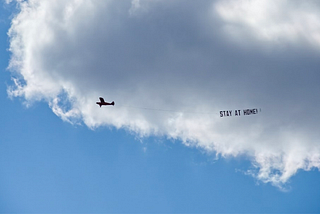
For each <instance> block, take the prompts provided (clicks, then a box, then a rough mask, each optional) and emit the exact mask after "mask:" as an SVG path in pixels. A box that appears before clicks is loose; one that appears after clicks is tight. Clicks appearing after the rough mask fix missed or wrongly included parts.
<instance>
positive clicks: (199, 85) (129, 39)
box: [8, 0, 320, 186]
mask: <svg viewBox="0 0 320 214" xmlns="http://www.w3.org/2000/svg"><path fill="white" fill-rule="evenodd" d="M259 2H260V3H259V4H258V3H255V1H217V2H214V5H212V2H211V1H200V2H199V1H179V0H177V1H160V0H158V1H135V0H133V1H115V0H114V1H113V0H109V1H100V0H91V1H85V0H70V1H64V0H60V1H57V0H32V1H31V0H30V1H24V2H20V3H19V5H20V7H21V12H20V13H19V14H18V15H17V16H16V17H15V18H14V19H13V21H12V26H11V29H10V31H9V37H10V51H11V52H12V58H11V61H10V66H9V67H10V69H11V71H12V72H13V76H14V78H15V79H14V81H13V82H14V86H13V87H10V88H9V89H8V92H9V94H10V95H11V96H21V97H24V98H25V100H26V102H34V101H37V100H45V101H47V102H48V103H49V106H50V107H51V108H52V110H53V112H54V113H55V114H56V115H58V116H59V117H61V118H62V119H63V120H65V121H69V122H73V123H78V122H79V121H82V122H83V123H85V124H86V125H87V126H88V127H90V128H95V127H98V126H114V127H117V128H125V129H127V130H129V131H130V132H134V133H136V134H138V135H140V136H149V135H156V136H166V137H168V138H172V139H179V140H181V141H182V142H183V143H184V144H185V145H187V146H194V147H198V148H201V149H204V150H206V151H208V152H213V153H218V154H220V155H221V156H223V157H225V156H238V155H243V154H245V155H247V156H248V157H250V158H251V160H252V163H253V166H255V167H256V170H257V171H256V172H254V173H253V174H254V176H256V177H257V179H259V180H261V181H263V182H271V183H272V184H273V185H277V186H281V185H282V184H284V183H286V182H287V181H288V179H289V178H290V177H291V176H292V175H294V174H295V173H296V172H297V170H299V169H303V170H310V169H312V168H315V167H316V168H318V169H319V168H320V164H319V162H320V146H319V141H318V139H319V137H320V136H319V135H320V134H319V132H318V130H317V127H319V125H320V124H319V121H320V120H319V119H320V118H319V117H320V115H319V114H317V111H318V106H319V99H318V97H317V95H318V92H319V91H320V90H319V89H320V86H319V84H318V80H319V74H318V68H319V66H318V64H319V63H318V57H317V56H318V55H317V54H318V49H316V51H315V50H312V49H311V47H310V46H308V45H305V43H304V40H305V41H308V42H309V43H310V44H316V45H317V40H316V39H314V38H316V37H317V35H318V28H317V27H316V26H314V27H313V28H312V27H306V26H304V30H308V32H309V31H310V32H313V33H311V34H309V33H307V32H305V31H303V30H301V29H300V27H301V26H300V25H299V24H297V22H298V21H297V19H295V22H293V23H294V24H292V19H293V18H292V17H294V16H293V15H294V14H295V12H297V11H298V10H297V6H296V5H295V4H296V2H295V3H290V2H291V1H290V2H289V1H288V2H284V1H282V2H281V3H277V2H278V1H259ZM237 3H242V4H240V6H241V5H242V6H241V7H238V4H237ZM312 3H313V2H309V4H310V5H311V4H312ZM260 4H261V5H260ZM244 6H248V8H246V7H244ZM285 6H286V7H287V6H290V7H287V8H286V14H289V15H286V14H285V15H283V16H280V15H279V16H272V15H270V14H273V13H274V11H283V10H284V9H283V7H285ZM212 7H214V8H215V10H214V12H215V15H214V16H212ZM141 8H144V9H143V12H142V13H141V12H139V11H141ZM146 8H147V9H146ZM239 8H240V9H239ZM275 8H276V9H275ZM310 8H313V13H312V10H311V9H310ZM256 9H257V11H259V12H256ZM230 11H231V12H233V13H231V12H230ZM270 11H271V12H270ZM315 12H319V10H317V7H311V6H305V7H303V8H302V9H301V10H299V14H308V16H307V15H303V16H301V17H315V20H317V15H316V14H317V13H315ZM280 13H281V12H279V14H280ZM277 14H278V13H277ZM239 17H243V18H241V19H240V18H239ZM270 17H272V19H271V20H267V19H268V18H270ZM288 17H289V18H288ZM277 19H279V20H280V21H279V23H280V25H279V26H280V27H279V26H278V27H277V26H276V25H275V22H276V21H275V20H277ZM286 20H289V21H286ZM307 20H308V23H312V22H310V20H311V19H307ZM285 23H289V25H290V28H289V29H290V30H289V31H287V30H281V28H282V26H283V25H285ZM298 23H299V22H298ZM225 26H231V27H232V28H235V29H236V30H235V31H238V28H242V29H240V31H243V29H250V31H249V32H248V33H242V32H241V33H240V34H242V35H241V36H242V37H241V38H242V39H244V40H246V42H245V43H244V44H247V47H246V48H245V49H244V48H243V47H241V46H237V45H234V43H230V37H226V36H225V35H226V33H230V31H224V29H225ZM239 26H240V27H239ZM261 26H262V28H260V27H261ZM212 29H214V31H212ZM261 29H265V30H266V32H269V30H270V33H268V34H264V33H263V32H262V31H261ZM275 29H278V30H275ZM279 29H280V30H279ZM292 32H297V35H298V36H299V37H301V38H303V39H296V38H295V37H294V36H291V37H290V35H291V33H292ZM265 35H267V36H265ZM287 37H289V38H290V42H287V43H286V45H285V46H284V47H281V48H280V46H276V45H275V46H274V48H273V51H272V52H268V53H266V52H265V51H263V50H262V48H261V46H259V45H262V46H265V45H266V44H270V41H271V42H273V41H276V42H278V43H281V41H282V40H277V38H281V39H284V38H287ZM231 38H232V36H231ZM253 38H254V39H253ZM255 38H258V39H255ZM284 40H285V39H284ZM251 41H254V43H256V44H259V45H258V46H251V45H250V43H251ZM252 43H253V42H252ZM99 96H103V97H104V98H105V99H106V100H108V101H112V100H114V101H115V102H116V105H115V106H114V107H110V108H101V109H100V108H99V106H97V105H96V104H95V102H96V101H97V100H98V97H99ZM248 107H257V108H260V107H261V108H262V112H261V113H259V114H257V115H253V116H247V117H230V118H220V117H219V111H220V110H235V109H244V108H248ZM152 109H160V110H162V111H157V110H152ZM166 110H169V111H166ZM206 113H209V114H206Z"/></svg>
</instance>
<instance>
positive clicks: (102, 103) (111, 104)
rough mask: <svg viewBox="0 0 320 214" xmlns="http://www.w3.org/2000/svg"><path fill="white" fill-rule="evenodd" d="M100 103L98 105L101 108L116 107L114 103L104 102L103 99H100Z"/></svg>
mask: <svg viewBox="0 0 320 214" xmlns="http://www.w3.org/2000/svg"><path fill="white" fill-rule="evenodd" d="M99 99H100V102H96V104H98V105H99V106H100V108H101V106H114V101H112V103H107V102H105V101H104V99H103V98H102V97H99Z"/></svg>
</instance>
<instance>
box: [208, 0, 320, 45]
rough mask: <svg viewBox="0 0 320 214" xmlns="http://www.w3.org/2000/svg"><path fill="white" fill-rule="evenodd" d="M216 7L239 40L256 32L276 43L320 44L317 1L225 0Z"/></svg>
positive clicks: (262, 38)
mask: <svg viewBox="0 0 320 214" xmlns="http://www.w3.org/2000/svg"><path fill="white" fill-rule="evenodd" d="M214 9H215V11H216V12H217V13H218V15H219V16H220V17H221V18H222V19H223V20H224V21H225V23H224V29H225V30H226V31H227V33H228V34H231V35H232V36H233V37H234V39H236V40H238V39H240V40H243V39H244V40H246V39H247V38H248V37H250V36H252V37H254V38H256V39H258V40H262V41H264V42H271V43H276V45H279V44H280V45H281V44H286V43H291V44H292V43H295V44H296V43H297V42H299V43H300V42H305V43H308V44H309V45H311V46H317V48H319V47H320V15H319V10H320V5H319V3H318V2H317V1H296V0H279V1H269V0H261V1H253V0H226V1H225V0H223V1H219V2H218V3H217V4H215V5H214ZM303 45H304V44H303Z"/></svg>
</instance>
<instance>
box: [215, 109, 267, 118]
mask: <svg viewBox="0 0 320 214" xmlns="http://www.w3.org/2000/svg"><path fill="white" fill-rule="evenodd" d="M258 112H261V109H259V110H258V109H257V108H252V109H243V110H238V109H237V110H234V111H232V110H226V111H220V117H232V116H245V115H253V114H258Z"/></svg>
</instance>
